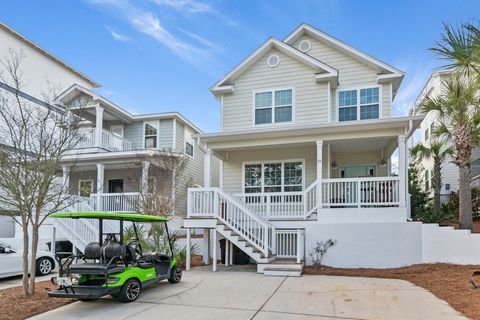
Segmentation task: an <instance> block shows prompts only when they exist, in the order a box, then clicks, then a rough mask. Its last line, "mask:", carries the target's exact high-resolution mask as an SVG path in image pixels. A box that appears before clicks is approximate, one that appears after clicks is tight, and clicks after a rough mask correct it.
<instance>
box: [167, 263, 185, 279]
mask: <svg viewBox="0 0 480 320" xmlns="http://www.w3.org/2000/svg"><path fill="white" fill-rule="evenodd" d="M180 280H182V268H180V267H179V266H175V267H173V269H172V271H171V272H170V278H168V282H170V283H179V282H180Z"/></svg>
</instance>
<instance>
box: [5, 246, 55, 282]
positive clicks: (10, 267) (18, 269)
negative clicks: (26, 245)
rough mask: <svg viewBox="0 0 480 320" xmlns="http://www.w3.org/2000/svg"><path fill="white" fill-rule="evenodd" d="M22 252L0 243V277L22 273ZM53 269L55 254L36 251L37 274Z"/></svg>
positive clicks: (40, 274) (47, 272)
mask: <svg viewBox="0 0 480 320" xmlns="http://www.w3.org/2000/svg"><path fill="white" fill-rule="evenodd" d="M22 266H23V252H22V251H14V250H12V249H10V248H9V247H8V246H6V245H2V244H0V278H5V277H10V276H16V275H20V274H22V273H23V271H22ZM53 269H55V255H54V254H53V253H52V252H50V251H43V250H39V251H37V270H36V275H37V276H44V275H47V274H49V273H50V272H52V270H53Z"/></svg>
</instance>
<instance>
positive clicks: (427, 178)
mask: <svg viewBox="0 0 480 320" xmlns="http://www.w3.org/2000/svg"><path fill="white" fill-rule="evenodd" d="M449 74H451V72H450V71H437V72H434V73H432V75H431V76H430V78H429V79H428V81H427V83H426V84H425V86H424V87H423V89H422V91H421V92H420V94H419V95H418V97H417V100H416V101H415V105H414V106H413V107H412V108H411V110H410V115H420V114H423V112H422V103H423V102H424V101H425V99H426V98H427V97H430V98H436V97H439V96H441V95H442V90H443V84H442V82H443V81H445V79H446V77H448V76H449ZM437 123H438V119H437V116H436V114H435V112H429V113H427V114H426V115H425V119H424V120H423V121H422V123H421V124H420V127H419V133H418V135H417V137H416V138H417V139H416V141H413V144H415V143H422V144H424V145H428V143H429V142H430V141H432V139H435V138H434V137H433V136H432V132H433V130H434V128H435V125H436V124H437ZM451 160H452V159H451V158H450V157H449V158H447V159H445V161H443V163H442V182H443V185H442V190H441V199H442V201H445V200H447V199H448V197H449V195H450V193H452V192H457V191H458V167H457V165H455V164H454V163H452V162H451ZM421 168H422V169H423V172H422V176H423V189H424V190H425V191H427V192H429V193H431V194H432V196H433V190H432V183H431V180H432V176H433V174H434V173H433V159H423V160H422V162H421ZM471 180H472V185H473V186H480V150H479V149H478V148H477V149H475V150H474V152H473V154H472V163H471Z"/></svg>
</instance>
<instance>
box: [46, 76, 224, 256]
mask: <svg viewBox="0 0 480 320" xmlns="http://www.w3.org/2000/svg"><path fill="white" fill-rule="evenodd" d="M57 103H58V104H60V105H62V106H64V107H65V108H68V109H70V110H72V111H73V112H77V114H78V115H79V116H81V117H83V118H84V119H85V121H84V127H83V128H81V129H80V130H81V133H82V135H83V140H82V141H81V143H79V144H78V145H77V146H76V148H75V149H74V150H72V151H71V152H69V154H68V155H66V156H65V157H64V158H63V160H62V171H63V178H64V179H65V181H66V183H65V184H66V185H69V190H70V192H72V193H73V194H75V195H78V196H79V199H78V200H79V201H78V202H76V203H75V204H74V207H75V208H80V210H81V211H110V212H127V211H133V210H134V209H136V205H135V204H136V203H139V201H140V192H143V190H141V188H147V187H148V184H149V183H155V182H148V179H149V170H151V169H150V168H151V164H150V162H149V158H150V156H154V155H155V154H165V155H173V156H176V157H185V158H186V159H187V163H186V167H185V169H184V171H183V173H182V174H183V175H184V177H183V178H182V179H177V181H179V185H178V186H177V187H176V188H175V190H172V192H173V196H174V197H175V199H176V200H177V201H176V206H175V208H174V217H175V218H179V219H174V221H175V225H176V226H177V227H176V228H179V227H180V226H181V224H182V222H181V218H182V217H186V212H187V196H186V191H187V187H191V186H201V185H203V183H204V175H203V165H204V162H205V161H206V160H205V159H204V154H205V151H204V150H203V149H202V147H201V146H200V145H199V144H198V142H197V140H196V139H195V138H194V136H195V135H197V134H201V133H202V131H201V130H200V129H199V128H198V127H197V126H195V125H194V124H193V123H191V122H190V121H189V120H187V119H186V118H185V117H183V116H182V115H181V114H180V113H178V112H165V113H153V114H140V115H134V114H131V113H130V112H128V111H126V110H125V109H123V108H121V107H119V106H118V105H116V104H114V103H112V102H111V101H109V100H107V99H106V98H104V97H102V96H100V95H98V94H96V93H94V92H92V91H90V90H88V89H86V88H83V87H81V86H79V85H73V86H72V87H70V88H69V89H67V90H66V91H65V92H64V93H62V94H61V95H60V96H59V97H58V98H57ZM78 106H80V107H78ZM208 161H210V162H211V166H212V168H216V169H214V171H213V172H212V175H211V176H210V179H211V180H209V181H208V183H209V184H210V185H215V186H218V185H219V181H218V179H219V175H218V172H219V168H218V159H216V158H210V160H208ZM168 169H169V168H166V169H162V170H165V172H164V173H162V174H161V176H157V177H156V178H160V177H161V178H165V179H171V172H167V171H168ZM150 177H151V174H150ZM187 182H188V183H190V185H188V186H187V185H186V183H187ZM73 210H76V209H73ZM55 225H56V226H57V228H58V229H59V230H60V231H61V232H62V233H63V234H65V235H67V238H68V239H69V240H70V241H71V242H72V243H73V244H74V246H75V247H76V248H78V249H79V250H81V251H83V248H84V246H85V245H86V244H87V243H89V242H92V241H97V238H98V233H96V232H93V233H91V237H89V236H84V237H75V236H72V237H71V236H69V234H73V235H75V234H84V232H83V231H85V230H92V226H90V225H88V222H87V221H85V222H82V221H78V222H77V223H75V224H67V223H66V222H64V221H63V220H62V221H60V220H56V221H55ZM173 227H174V228H175V226H173Z"/></svg>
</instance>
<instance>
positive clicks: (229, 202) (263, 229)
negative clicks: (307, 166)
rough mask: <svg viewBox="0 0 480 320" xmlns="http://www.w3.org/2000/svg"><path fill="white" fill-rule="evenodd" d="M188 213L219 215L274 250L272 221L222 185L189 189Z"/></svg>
mask: <svg viewBox="0 0 480 320" xmlns="http://www.w3.org/2000/svg"><path fill="white" fill-rule="evenodd" d="M188 217H189V218H192V217H213V218H216V219H218V220H220V221H221V222H223V223H224V224H225V225H226V226H228V227H229V228H230V229H232V230H233V231H234V232H236V233H238V234H239V235H240V236H241V237H243V238H244V239H245V240H247V241H248V242H249V243H250V244H251V245H253V246H254V247H256V248H257V249H258V250H260V251H261V252H262V253H263V254H264V255H265V256H268V255H269V251H270V250H272V252H273V249H272V242H273V241H274V240H273V233H272V226H271V225H270V223H269V222H268V221H265V220H264V219H263V218H261V217H260V216H258V215H257V214H255V213H254V212H253V211H252V210H251V209H249V208H248V207H246V206H244V205H243V204H242V203H241V202H239V201H238V200H236V199H235V198H234V197H232V196H231V195H229V194H227V193H225V192H223V191H222V190H220V189H219V188H190V189H188Z"/></svg>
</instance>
